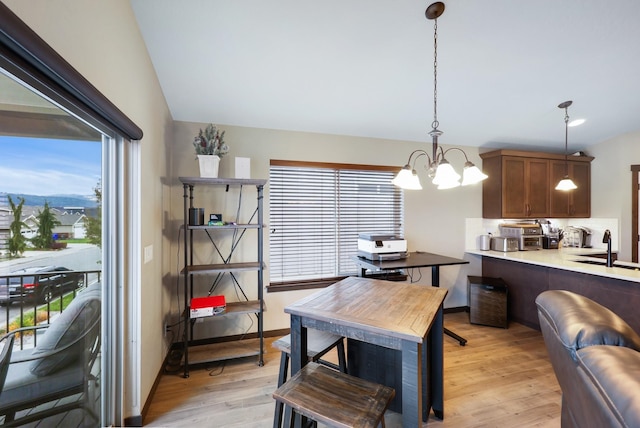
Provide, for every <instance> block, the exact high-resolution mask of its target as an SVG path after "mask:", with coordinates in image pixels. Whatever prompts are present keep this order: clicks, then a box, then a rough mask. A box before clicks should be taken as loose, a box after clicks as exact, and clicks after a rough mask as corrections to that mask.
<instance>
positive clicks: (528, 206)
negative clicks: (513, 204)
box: [526, 204, 531, 216]
mask: <svg viewBox="0 0 640 428" xmlns="http://www.w3.org/2000/svg"><path fill="white" fill-rule="evenodd" d="M526 212H527V216H530V215H531V205H530V204H527V209H526Z"/></svg>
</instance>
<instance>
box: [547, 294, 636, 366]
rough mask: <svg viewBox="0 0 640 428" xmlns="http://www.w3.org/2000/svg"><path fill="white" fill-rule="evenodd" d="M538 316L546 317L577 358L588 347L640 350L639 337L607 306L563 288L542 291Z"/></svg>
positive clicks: (573, 356)
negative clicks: (602, 346) (622, 347)
mask: <svg viewBox="0 0 640 428" xmlns="http://www.w3.org/2000/svg"><path fill="white" fill-rule="evenodd" d="M536 305H537V306H538V312H539V315H542V316H544V317H545V319H546V320H547V321H548V322H549V324H550V325H551V326H552V328H553V329H554V330H555V331H556V333H557V335H558V337H559V338H560V340H561V341H562V343H563V345H564V346H565V347H566V348H567V349H568V350H569V352H570V353H571V357H572V358H573V359H574V360H576V355H575V354H576V352H577V351H578V350H580V349H583V348H585V347H587V346H593V345H616V346H625V347H628V348H631V349H635V350H636V351H640V336H638V334H636V332H635V331H633V329H632V328H631V327H630V326H629V324H627V323H626V322H625V321H624V320H623V319H622V318H620V317H619V316H618V315H616V314H615V313H613V312H612V311H611V310H609V309H608V308H605V307H604V306H602V305H600V304H599V303H596V302H594V301H593V300H590V299H588V298H587V297H584V296H581V295H579V294H576V293H572V292H570V291H565V290H549V291H544V292H542V293H540V295H538V297H537V298H536Z"/></svg>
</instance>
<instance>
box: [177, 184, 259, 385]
mask: <svg viewBox="0 0 640 428" xmlns="http://www.w3.org/2000/svg"><path fill="white" fill-rule="evenodd" d="M179 179H180V181H181V182H182V185H183V197H184V225H183V228H184V266H183V269H182V271H181V274H182V276H183V279H184V306H185V307H184V313H183V317H184V334H183V343H184V377H185V378H187V377H189V366H192V365H195V364H203V363H206V362H212V361H221V360H227V359H232V358H242V357H248V356H253V355H256V356H258V365H260V366H262V365H264V357H263V355H264V324H263V313H264V310H265V306H264V298H263V289H264V287H263V270H264V255H263V243H264V242H263V241H264V236H263V228H264V223H263V191H264V186H265V184H266V182H267V180H264V179H244V178H238V179H232V178H204V177H180V178H179ZM196 186H216V187H221V188H223V190H224V191H227V190H229V188H230V187H239V188H240V190H241V192H240V195H239V197H238V198H239V199H238V213H239V212H240V204H241V202H242V198H243V196H242V188H243V186H255V188H256V192H257V200H256V208H255V211H254V212H253V215H251V218H250V219H249V221H248V222H247V223H244V224H241V223H238V220H239V219H238V218H236V219H235V220H236V221H235V222H233V224H224V225H221V226H213V225H212V226H209V225H191V224H189V209H190V208H194V205H193V201H194V188H195V187H196ZM238 215H239V214H238ZM250 230H256V231H257V234H258V236H257V257H256V259H255V260H249V261H245V262H231V259H232V256H233V254H234V252H235V250H236V248H237V246H238V244H239V243H240V241H241V240H242V238H243V237H244V235H245V233H246V232H247V231H250ZM195 233H206V234H207V235H208V236H209V239H210V240H211V245H212V246H213V247H214V250H215V252H216V253H217V255H218V258H219V259H220V260H221V262H220V263H216V264H194V254H195V252H196V251H197V250H196V249H194V234H195ZM219 233H232V234H233V238H232V244H231V249H230V251H229V254H224V253H223V252H222V251H221V249H220V247H219V246H218V245H217V244H216V239H215V236H216V235H217V234H219ZM248 271H254V272H256V274H257V288H258V290H257V300H251V299H249V298H248V297H247V294H246V293H245V288H246V286H245V285H243V284H241V283H240V281H238V279H237V278H236V276H235V275H234V274H236V273H239V272H248ZM226 274H229V275H230V276H231V279H232V281H233V283H234V286H235V287H236V290H237V291H239V292H240V294H239V295H240V296H241V298H244V300H240V301H230V302H226V310H225V312H224V313H222V314H218V315H213V316H210V317H204V318H198V319H203V320H205V321H206V320H211V319H214V318H219V317H228V316H234V315H239V314H254V315H255V316H256V318H257V320H258V331H257V334H258V338H259V343H260V344H259V349H255V350H254V349H250V348H247V347H245V346H239V347H238V348H237V349H236V350H235V351H232V352H231V353H227V354H220V355H216V354H215V353H214V354H212V355H209V356H208V357H207V359H206V360H204V361H190V359H189V348H190V347H194V346H199V344H200V343H201V342H202V341H201V340H198V341H197V342H198V343H196V341H195V339H194V334H193V333H194V332H193V327H194V324H195V322H196V319H192V318H191V315H190V305H191V299H192V298H193V297H201V296H197V295H196V294H197V293H196V294H194V277H195V276H198V275H208V276H211V277H213V278H214V280H213V284H212V286H211V288H210V290H209V293H208V294H209V295H211V294H212V293H213V292H214V291H215V288H216V286H217V285H218V283H219V281H220V280H221V278H222V276H223V275H226Z"/></svg>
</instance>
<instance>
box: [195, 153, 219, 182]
mask: <svg viewBox="0 0 640 428" xmlns="http://www.w3.org/2000/svg"><path fill="white" fill-rule="evenodd" d="M198 162H199V163H200V177H207V178H217V177H218V166H219V165H220V157H219V156H217V155H198Z"/></svg>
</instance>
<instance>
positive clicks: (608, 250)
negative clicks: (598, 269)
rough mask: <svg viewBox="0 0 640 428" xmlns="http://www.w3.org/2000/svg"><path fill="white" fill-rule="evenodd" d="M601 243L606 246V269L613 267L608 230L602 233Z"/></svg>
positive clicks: (609, 232)
mask: <svg viewBox="0 0 640 428" xmlns="http://www.w3.org/2000/svg"><path fill="white" fill-rule="evenodd" d="M602 243H603V244H607V267H613V261H612V260H611V231H610V230H609V229H607V230H605V231H604V236H603V237H602Z"/></svg>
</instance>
